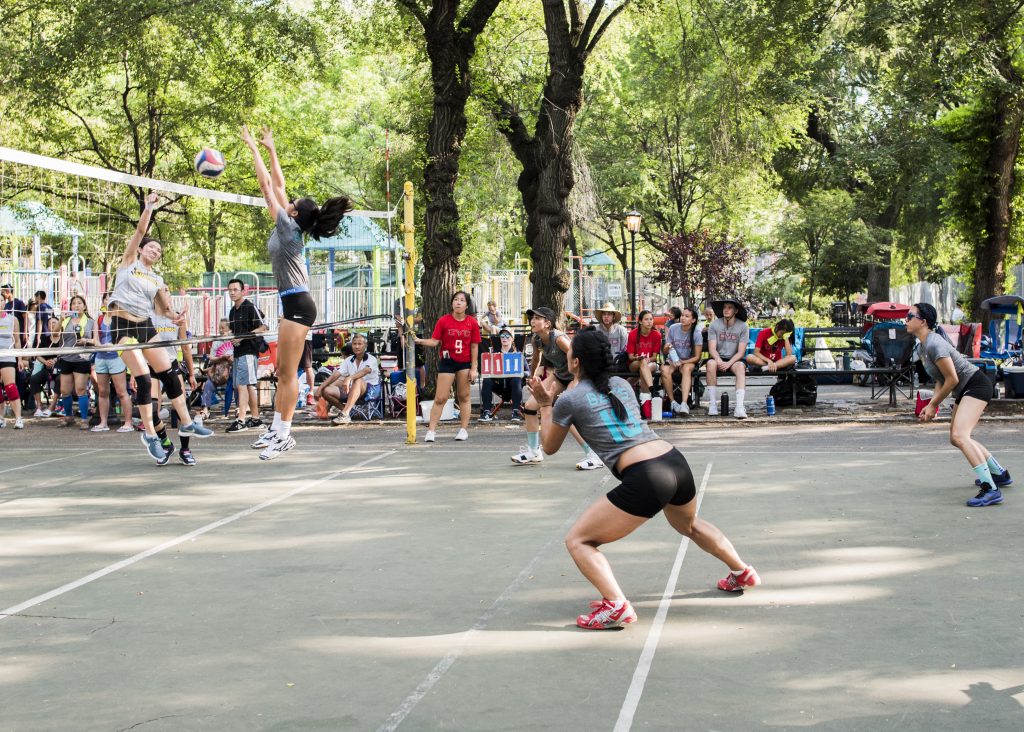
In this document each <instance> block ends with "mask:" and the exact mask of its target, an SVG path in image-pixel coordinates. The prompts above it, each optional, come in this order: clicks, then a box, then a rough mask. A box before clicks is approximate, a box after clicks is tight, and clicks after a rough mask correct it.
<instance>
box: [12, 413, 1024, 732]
mask: <svg viewBox="0 0 1024 732" xmlns="http://www.w3.org/2000/svg"><path fill="white" fill-rule="evenodd" d="M660 431H661V432H662V434H663V435H664V436H665V437H666V438H667V439H669V440H671V441H672V442H673V443H674V444H676V445H677V446H679V447H680V449H681V450H682V451H683V452H684V454H686V455H687V457H688V460H689V461H690V463H691V466H692V467H693V472H694V474H695V476H696V477H697V480H698V482H700V481H701V478H702V477H703V476H704V475H705V471H706V470H707V469H708V466H709V465H710V472H709V473H708V480H707V483H706V489H705V492H704V494H703V499H702V500H703V503H702V507H701V515H702V516H704V517H705V518H707V519H708V520H710V521H712V522H713V523H715V524H716V525H718V526H719V527H720V528H722V529H723V531H725V532H726V534H727V535H728V536H729V537H730V538H731V539H732V541H733V543H734V544H735V545H736V546H737V548H738V549H739V551H740V553H741V555H742V556H743V557H744V558H745V559H746V560H747V561H749V562H751V563H752V564H754V565H755V566H756V567H757V568H758V570H759V572H760V573H761V575H762V577H763V578H764V583H765V584H764V585H763V586H762V587H759V588H757V589H756V590H752V591H748V592H746V593H742V594H737V595H729V594H725V593H721V592H719V591H718V590H716V589H714V588H715V582H716V581H717V579H719V578H721V577H722V576H724V574H725V569H724V567H722V566H721V565H720V564H719V563H718V562H717V560H715V559H713V558H712V557H710V556H708V555H706V554H704V553H702V552H701V551H700V550H699V549H698V548H696V547H694V546H689V547H688V548H687V549H686V551H685V556H684V558H683V561H682V565H681V571H680V573H679V579H678V581H677V582H676V583H675V585H674V586H671V587H666V583H667V580H668V579H669V577H670V575H671V572H672V567H673V562H674V560H675V558H676V556H677V553H678V552H679V550H680V537H679V536H678V535H677V534H675V533H674V532H673V531H672V530H671V529H670V527H669V526H668V524H667V522H666V521H665V520H664V519H663V518H661V517H660V516H658V517H655V518H654V519H653V520H652V521H650V522H648V523H647V524H646V525H645V526H643V527H641V528H640V529H639V530H638V531H637V532H635V533H634V534H633V535H632V536H630V537H627V538H626V539H625V540H623V541H621V542H618V543H616V544H614V545H611V546H609V547H607V548H606V551H607V554H608V556H609V558H610V559H611V561H612V564H613V567H614V568H615V570H616V573H617V576H618V578H619V581H620V583H621V584H622V586H623V588H624V589H625V591H626V592H627V594H628V595H629V596H630V598H631V599H632V600H633V602H634V605H635V606H636V608H637V611H638V613H639V615H640V617H639V621H638V622H637V623H635V624H634V625H632V626H630V627H628V628H626V629H624V630H622V631H620V632H611V633H601V632H586V631H580V630H578V629H576V628H575V626H574V624H573V623H574V619H575V616H576V615H577V614H579V613H582V612H585V611H586V610H587V603H588V602H589V601H590V600H592V599H595V598H596V595H595V592H594V591H593V589H592V588H591V587H590V586H589V584H588V583H587V582H586V581H585V580H584V579H583V578H582V577H581V576H580V575H579V573H578V571H577V570H576V568H575V566H574V565H573V563H572V561H571V559H570V558H569V556H568V554H567V553H566V551H565V548H564V546H563V544H562V539H563V537H564V534H565V531H566V529H567V528H568V526H569V525H571V522H572V521H573V519H574V517H575V516H577V515H579V513H580V512H581V511H582V510H583V509H584V508H585V507H586V506H587V505H589V503H590V502H591V501H592V500H594V498H595V497H596V496H598V495H601V494H603V492H605V491H606V490H608V489H609V488H610V487H611V486H612V485H614V481H613V480H612V479H611V478H610V475H609V473H608V472H607V471H603V470H602V471H594V472H589V473H582V472H577V471H575V470H573V469H572V466H573V464H574V463H575V461H576V460H577V459H579V456H580V454H579V452H578V450H577V449H576V448H575V446H566V447H565V448H564V450H563V452H562V453H559V454H558V455H555V456H549V458H548V459H547V460H546V461H545V463H544V464H543V465H542V466H536V467H526V466H514V465H512V464H511V462H509V460H508V455H509V454H511V453H512V452H514V451H515V448H516V447H517V446H518V445H519V444H520V443H521V442H522V441H523V433H522V431H521V430H508V429H505V428H502V427H498V428H494V427H491V428H484V429H474V430H473V432H472V434H471V439H470V441H469V442H468V443H465V444H459V443H455V442H454V441H452V440H451V438H452V437H453V436H454V430H447V428H442V431H441V432H439V439H440V440H441V441H440V442H438V443H437V444H436V445H433V446H429V445H422V444H420V445H414V446H406V445H404V444H402V439H403V435H402V434H401V433H400V431H399V430H396V429H394V428H367V429H359V428H353V429H334V430H329V429H323V428H319V429H317V428H310V429H304V430H302V431H301V432H300V433H299V434H298V435H297V437H298V439H299V448H298V449H297V450H295V451H294V452H292V453H290V454H288V455H286V456H284V457H283V458H281V459H279V460H277V461H274V462H271V463H260V461H259V460H257V459H256V454H255V453H254V452H253V451H251V450H249V449H248V443H249V442H250V441H251V438H252V435H244V434H243V435H238V436H231V435H218V436H217V438H215V439H214V440H211V441H207V442H203V443H198V444H196V445H195V453H196V456H197V458H198V459H199V460H200V465H199V466H197V467H196V468H185V467H183V466H179V465H169V466H167V467H165V468H156V467H155V466H153V465H152V463H150V462H148V461H147V459H146V457H145V455H144V454H143V452H142V449H141V447H140V446H139V445H138V441H137V437H134V436H133V435H129V436H127V438H125V439H123V440H122V439H119V438H121V437H124V436H117V435H102V436H96V435H77V434H75V435H66V433H63V432H62V433H61V445H60V450H59V451H55V450H54V448H53V447H51V446H50V443H51V438H52V437H53V435H52V434H51V432H52V429H51V428H50V427H49V426H48V425H44V426H39V427H35V428H31V429H28V430H26V431H25V432H23V433H18V434H11V433H8V432H7V431H5V433H4V434H3V435H2V438H3V443H2V454H3V455H4V464H3V466H2V467H0V531H2V534H3V536H4V541H3V543H2V545H0V610H3V609H5V608H6V611H7V612H8V613H13V614H11V615H10V616H8V617H4V618H2V619H0V649H2V650H0V654H2V656H0V691H2V698H3V699H4V703H3V712H2V713H0V730H19V731H20V730H54V729H75V730H126V729H129V728H134V729H145V730H192V729H216V730H235V729H237V730H252V729H260V730H321V729H322V730H349V729H351V730H378V729H399V728H400V729H411V730H442V729H458V730H525V729H538V730H541V729H543V730H595V729H608V730H611V729H616V725H617V723H618V724H619V727H618V729H629V728H633V729H659V730H679V729H713V730H748V729H755V728H767V729H800V728H809V729H822V730H875V729H883V728H889V727H896V728H900V729H910V730H918V729H919V730H965V729H994V730H1002V729H1006V730H1017V729H1021V728H1024V706H1022V702H1024V660H1022V659H1024V634H1022V632H1021V630H1022V625H1024V611H1022V610H1021V607H1022V606H1024V605H1022V597H1021V595H1022V583H1021V582H1020V580H1019V578H1018V577H1017V575H1016V572H1015V570H1014V567H1015V557H1016V556H1018V555H1019V554H1020V553H1021V550H1022V549H1024V540H1022V538H1021V531H1020V526H1021V523H1022V521H1021V519H1022V517H1024V513H1022V510H1024V509H1022V506H1024V497H1021V496H1018V495H1017V492H1016V491H1024V487H1022V488H1019V489H1018V488H1016V487H1010V488H1007V489H1006V490H1005V491H1004V495H1005V497H1006V500H1005V503H1004V504H1003V505H1001V506H994V507H990V508H986V509H969V508H967V507H966V506H965V505H964V500H966V499H967V498H968V497H970V496H971V495H973V489H972V486H971V485H970V483H971V479H972V476H971V473H970V471H969V469H968V468H967V466H966V464H965V463H964V462H963V459H962V458H961V457H960V456H959V454H958V453H956V452H955V451H954V450H953V449H952V448H951V447H949V445H948V442H947V437H946V432H945V428H944V426H943V425H937V426H934V427H926V428H913V427H886V428H879V427H871V426H843V425H818V426H815V427H814V428H813V429H809V428H793V427H791V426H787V427H785V428H782V429H780V428H774V429H773V428H764V427H736V428H731V429H717V430H715V429H707V428H704V427H701V428H692V427H691V428H687V427H685V426H683V427H677V426H671V427H662V428H661V429H660ZM449 432H451V434H449ZM978 437H979V438H980V439H981V440H983V441H984V442H985V443H986V444H987V445H988V446H989V447H990V449H992V450H993V451H994V452H995V453H996V455H997V457H999V458H1000V460H1001V461H1002V462H1003V463H1004V464H1006V465H1007V466H1008V467H1009V468H1010V470H1011V471H1016V472H1021V471H1024V449H1021V448H1020V447H1019V445H1018V442H1019V428H1018V427H1017V426H1016V425H1013V424H1000V425H984V426H983V428H982V430H980V431H979V434H978ZM108 438H109V439H108ZM1021 474H1022V475H1024V472H1022V473H1021ZM253 509H255V510H253ZM154 550H156V551H154ZM97 573H99V574H98V575H97ZM663 601H664V603H665V610H666V612H665V614H664V616H663V618H662V619H659V607H660V606H662V604H663ZM652 633H653V634H652ZM655 636H657V638H656V639H655ZM649 638H650V641H649ZM655 641H656V642H655ZM645 646H646V651H645Z"/></svg>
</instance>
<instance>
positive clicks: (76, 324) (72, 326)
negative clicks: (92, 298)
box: [57, 314, 96, 363]
mask: <svg viewBox="0 0 1024 732" xmlns="http://www.w3.org/2000/svg"><path fill="white" fill-rule="evenodd" d="M94 327H96V321H95V320H93V319H92V318H90V317H88V316H86V318H85V319H84V320H83V319H82V317H81V316H79V315H74V314H72V315H71V317H70V318H69V317H65V318H63V319H62V320H61V329H60V340H59V342H58V343H57V345H59V346H60V347H61V348H74V347H75V346H76V345H77V344H78V339H79V338H92V331H93V328H94ZM58 355H59V354H58ZM60 357H61V358H62V359H64V360H65V361H74V362H76V363H81V362H83V361H85V362H89V361H92V354H82V353H73V354H69V355H67V356H60Z"/></svg>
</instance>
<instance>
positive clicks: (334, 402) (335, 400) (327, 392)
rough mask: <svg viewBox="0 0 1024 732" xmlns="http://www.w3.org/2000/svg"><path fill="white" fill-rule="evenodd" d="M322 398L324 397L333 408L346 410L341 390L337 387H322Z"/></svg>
mask: <svg viewBox="0 0 1024 732" xmlns="http://www.w3.org/2000/svg"><path fill="white" fill-rule="evenodd" d="M320 396H322V397H323V398H324V400H325V401H326V402H327V403H328V404H330V405H331V406H332V407H337V408H338V409H344V408H345V402H343V401H342V400H341V389H339V388H338V387H337V386H334V385H333V384H332V385H330V386H324V387H321V388H320Z"/></svg>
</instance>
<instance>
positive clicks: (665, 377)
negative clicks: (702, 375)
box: [661, 308, 704, 414]
mask: <svg viewBox="0 0 1024 732" xmlns="http://www.w3.org/2000/svg"><path fill="white" fill-rule="evenodd" d="M699 318H700V316H699V315H698V314H697V311H696V310H695V309H693V308H684V309H683V311H682V313H681V314H680V316H679V322H678V323H674V324H672V325H671V326H669V329H668V337H667V338H666V340H665V353H666V354H667V355H668V363H666V364H665V365H664V366H662V368H661V386H662V388H664V390H665V396H666V397H667V398H668V399H669V400H670V401H671V402H672V411H673V412H675V413H677V414H689V413H690V407H689V406H687V404H686V400H687V397H688V396H689V394H690V385H691V382H692V380H693V370H694V369H695V368H697V364H698V363H700V354H701V351H703V350H704V342H703V340H701V333H700V331H699V330H698V329H697V320H698V319H699ZM677 371H678V372H679V374H680V375H681V376H682V380H681V382H680V384H679V386H680V387H681V388H682V395H683V397H682V401H679V402H677V401H676V400H675V399H674V398H673V397H674V396H675V395H674V394H673V391H672V374H674V373H676V372H677Z"/></svg>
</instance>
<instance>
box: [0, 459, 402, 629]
mask: <svg viewBox="0 0 1024 732" xmlns="http://www.w3.org/2000/svg"><path fill="white" fill-rule="evenodd" d="M394 453H395V451H394V450H388V451H387V452H384V453H381V454H380V455H376V456H374V457H372V458H369V459H367V460H363V461H362V462H361V463H356V464H355V465H351V466H349V467H347V468H344V469H343V470H337V471H335V472H333V473H331V474H330V475H327V476H325V477H323V478H319V479H317V480H314V481H310V482H309V483H306V484H305V485H300V486H299V487H298V488H293V489H292V490H290V491H288V492H286V493H282V494H281V495H279V496H276V497H274V498H271V499H269V500H266V501H264V502H263V503H260V504H259V505H256V506H250V507H249V508H247V509H245V510H244V511H239V512H238V513H235V514H232V515H230V516H227V517H226V518H222V519H220V520H218V521H214V522H213V523H212V524H207V525H206V526H203V527H200V528H198V529H196V530H195V531H190V532H189V533H187V534H184V535H182V536H179V537H177V538H176V539H170V540H168V541H165V542H164V543H163V544H159V545H157V546H154V547H151V548H150V549H147V550H146V551H144V552H139V553H138V554H136V555H135V556H132V557H128V558H127V559H122V560H121V561H120V562H116V563H114V564H111V565H109V566H107V567H104V568H103V569H100V570H97V571H96V572H93V573H92V574H89V575H86V576H85V577H81V578H79V579H76V580H75V581H74V582H69V583H68V584H66V585H63V586H61V587H58V588H57V589H55V590H50V591H49V592H46V593H44V594H42V595H37V596H36V597H33V598H32V599H31V600H26V601H25V602H23V603H21V604H20V605H14V606H13V607H9V608H7V609H6V610H0V621H3V620H5V619H7V618H9V617H10V616H11V615H17V614H18V613H20V612H22V611H23V610H27V609H28V608H30V607H33V606H35V605H38V604H40V603H43V602H46V601H47V600H51V599H53V598H54V597H57V596H59V595H63V594H64V593H66V592H71V590H74V589H77V588H79V587H81V586H82V585H87V584H89V583H90V582H93V581H95V580H98V579H100V578H101V577H106V576H107V575H108V574H110V573H111V572H116V571H117V570H119V569H124V568H125V567H128V566H131V565H132V564H135V563H136V562H141V561H142V560H143V559H146V558H147V557H151V556H153V555H154V554H159V553H160V552H162V551H164V550H165V549H170V548H171V547H173V546H177V545H178V544H181V543H183V542H186V541H188V540H190V539H194V538H196V537H197V536H202V535H203V534H206V533H208V532H210V531H213V530H214V529H218V528H220V527H221V526H225V525H227V524H230V523H232V522H233V521H237V520H238V519H240V518H245V517H246V516H249V515H251V514H254V513H256V512H257V511H262V510H263V509H264V508H268V507H270V506H273V505H274V504H276V503H280V502H281V501H284V500H287V499H289V498H291V497H292V496H296V495H298V494H299V493H302V492H304V491H308V490H309V489H310V488H314V487H315V486H318V485H320V484H321V483H324V482H326V481H328V480H333V479H334V478H337V477H338V476H339V475H344V474H345V473H348V472H350V471H353V470H356V469H357V468H361V467H363V466H364V465H369V464H370V463H372V462H374V461H376V460H380V459H381V458H385V457H387V456H388V455H393V454H394Z"/></svg>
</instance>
